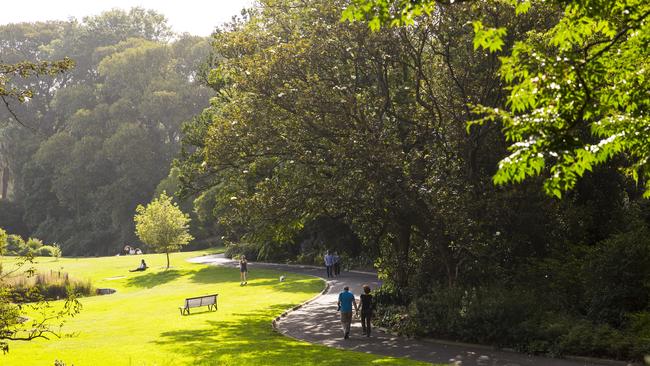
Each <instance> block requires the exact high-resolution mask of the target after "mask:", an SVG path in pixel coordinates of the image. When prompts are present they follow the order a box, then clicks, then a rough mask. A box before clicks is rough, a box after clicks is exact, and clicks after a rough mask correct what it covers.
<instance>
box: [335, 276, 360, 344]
mask: <svg viewBox="0 0 650 366" xmlns="http://www.w3.org/2000/svg"><path fill="white" fill-rule="evenodd" d="M353 306H354V310H355V311H356V312H359V307H358V306H357V301H356V300H355V299H354V294H353V293H351V292H350V287H348V286H345V287H343V292H341V293H340V294H339V301H338V310H339V311H340V312H341V325H342V327H343V339H348V338H350V325H351V324H352V307H353Z"/></svg>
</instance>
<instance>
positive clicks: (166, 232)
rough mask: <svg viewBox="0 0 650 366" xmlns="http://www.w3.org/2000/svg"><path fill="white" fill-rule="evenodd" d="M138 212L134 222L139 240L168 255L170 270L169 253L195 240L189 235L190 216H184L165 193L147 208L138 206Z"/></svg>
mask: <svg viewBox="0 0 650 366" xmlns="http://www.w3.org/2000/svg"><path fill="white" fill-rule="evenodd" d="M136 212H137V214H136V215H135V218H134V220H135V231H136V234H137V235H138V238H140V240H142V242H143V243H145V244H147V245H148V246H150V247H151V248H153V249H154V250H156V251H159V252H164V253H166V254H167V268H169V252H171V251H174V250H178V249H180V248H181V247H182V246H183V245H187V243H189V242H190V240H192V239H194V238H193V237H192V236H191V235H190V234H189V233H188V226H189V222H190V218H189V215H187V214H184V213H183V212H182V211H181V210H180V209H179V208H178V205H177V204H176V203H174V202H172V199H171V197H169V196H167V194H166V193H164V192H163V193H162V194H161V195H160V196H159V197H158V198H155V199H154V200H153V201H151V203H149V204H148V205H147V206H142V205H138V207H137V208H136Z"/></svg>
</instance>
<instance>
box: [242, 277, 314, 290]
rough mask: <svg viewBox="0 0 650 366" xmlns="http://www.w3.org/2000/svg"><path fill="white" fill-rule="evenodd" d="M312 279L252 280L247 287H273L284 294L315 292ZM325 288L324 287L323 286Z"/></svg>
mask: <svg viewBox="0 0 650 366" xmlns="http://www.w3.org/2000/svg"><path fill="white" fill-rule="evenodd" d="M313 281H314V280H312V279H308V280H286V281H284V282H280V281H279V280H276V279H273V280H251V281H250V282H249V283H248V284H247V285H246V286H247V287H257V286H273V289H274V290H278V291H283V292H314V285H313ZM322 287H324V285H323V286H322Z"/></svg>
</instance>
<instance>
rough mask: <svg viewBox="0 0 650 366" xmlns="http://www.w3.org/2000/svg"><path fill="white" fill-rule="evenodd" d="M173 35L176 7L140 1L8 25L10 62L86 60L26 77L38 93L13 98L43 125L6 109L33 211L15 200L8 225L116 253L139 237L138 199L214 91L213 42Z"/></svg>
mask: <svg viewBox="0 0 650 366" xmlns="http://www.w3.org/2000/svg"><path fill="white" fill-rule="evenodd" d="M169 36H170V31H169V26H168V25H167V23H166V20H165V19H164V17H162V16H161V15H160V14H157V13H155V12H152V11H145V10H142V9H138V8H135V9H132V10H130V11H122V10H112V11H109V12H106V13H103V14H101V15H97V16H92V17H87V18H84V19H83V20H82V21H78V22H76V21H75V22H73V21H68V22H47V23H36V24H10V25H5V26H2V27H0V39H2V40H3V43H2V44H1V45H0V52H1V53H2V55H3V60H6V61H7V62H13V61H14V60H16V61H17V60H20V59H22V58H24V57H25V55H28V56H29V57H30V58H31V59H33V60H41V59H56V58H61V57H63V55H66V56H69V57H70V58H72V59H74V60H75V64H76V67H75V68H74V69H72V70H68V72H66V73H65V74H57V75H56V76H55V77H52V78H51V79H48V78H41V79H39V81H38V82H35V81H34V80H33V78H29V79H19V80H18V81H19V82H20V83H19V84H17V85H18V86H19V87H20V88H23V89H29V90H31V91H32V92H33V94H34V98H33V99H32V100H30V102H29V103H28V104H29V105H27V104H18V103H15V104H12V106H11V107H12V110H13V111H14V112H15V113H16V115H17V116H19V118H20V119H21V120H23V121H25V122H26V123H28V124H29V126H31V127H33V128H34V129H36V132H32V131H29V130H27V129H24V128H21V127H20V126H18V125H16V124H15V123H4V122H5V121H7V122H8V121H9V119H10V118H11V115H10V114H8V113H3V111H2V110H0V171H2V173H3V174H0V175H2V176H3V178H7V177H8V179H7V181H6V182H3V183H2V184H1V185H2V186H3V187H2V188H3V189H4V190H5V191H6V195H7V198H8V199H9V200H10V201H12V203H13V205H14V206H16V207H17V208H16V209H15V210H14V212H16V213H17V214H20V215H22V218H20V220H16V218H15V216H11V217H10V216H9V215H8V214H7V216H6V217H5V215H4V214H5V212H4V210H3V214H2V215H0V225H2V226H3V227H5V228H6V229H11V230H12V234H18V233H20V234H22V235H25V236H28V235H31V236H35V237H38V238H41V239H43V240H45V241H47V242H56V243H60V245H61V248H62V250H63V251H64V252H65V253H66V254H68V255H90V254H94V255H99V254H102V255H106V254H115V253H116V252H118V251H119V248H121V247H123V245H124V244H125V243H132V242H133V241H136V240H137V237H136V236H135V234H134V226H133V225H134V223H133V211H134V209H135V207H136V206H137V205H138V204H141V203H145V202H148V201H150V200H151V198H152V197H153V196H154V191H155V189H156V186H157V185H158V184H159V182H160V181H161V180H162V179H163V178H165V177H166V176H167V174H168V172H169V166H170V163H171V161H172V159H173V157H174V156H175V154H176V153H177V152H178V149H179V145H180V144H179V141H180V134H181V128H180V125H181V122H182V121H184V120H185V119H188V118H190V117H191V116H192V115H193V114H195V113H198V112H199V111H200V110H201V108H202V105H203V104H205V103H207V101H208V99H209V96H210V91H209V89H207V88H205V87H202V86H200V85H199V84H198V83H199V80H201V76H200V75H199V73H200V69H201V67H200V65H201V63H202V62H203V60H204V58H205V57H207V55H208V53H209V42H208V41H207V40H206V39H204V38H201V37H192V36H189V35H184V36H179V37H178V38H177V39H175V40H174V41H173V42H167V41H168V40H169ZM7 186H8V187H7ZM5 220H6V221H5ZM9 220H11V221H9ZM16 221H18V222H16ZM19 230H21V232H19Z"/></svg>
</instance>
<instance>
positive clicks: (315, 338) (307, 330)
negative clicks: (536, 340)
mask: <svg viewBox="0 0 650 366" xmlns="http://www.w3.org/2000/svg"><path fill="white" fill-rule="evenodd" d="M192 261H193V262H195V263H214V264H219V265H232V263H233V262H232V261H230V260H228V259H225V258H224V257H223V255H221V256H219V255H217V256H206V257H199V258H194V259H193V260H192ZM249 267H251V268H264V269H272V270H276V271H280V272H292V273H298V274H304V275H312V276H316V277H320V278H322V277H323V275H325V273H324V270H323V269H321V268H317V267H309V266H292V265H282V264H269V263H249ZM323 279H324V280H326V279H325V278H323ZM328 283H329V284H330V290H329V292H328V293H326V294H324V295H321V296H319V297H317V298H316V299H314V300H313V301H311V302H310V303H309V304H307V305H304V306H303V307H301V308H300V309H298V310H295V311H292V312H290V313H289V314H288V315H287V316H286V317H283V318H281V319H280V321H278V322H277V328H278V330H279V331H280V332H281V333H282V334H284V335H287V336H289V337H293V338H296V339H300V340H304V341H307V342H310V343H315V344H321V345H325V346H328V347H333V348H342V349H348V350H355V351H359V352H366V353H372V354H376V355H384V356H392V357H408V358H412V359H415V360H420V361H426V362H432V363H439V364H440V363H441V364H448V363H455V362H456V361H462V365H463V366H481V365H490V366H532V365H538V366H590V365H598V364H596V363H591V362H587V361H582V362H578V361H569V360H561V359H552V358H544V357H534V356H528V355H525V354H521V353H516V352H503V351H497V350H493V349H491V348H490V347H483V346H472V345H452V344H442V343H434V342H430V341H424V340H417V339H409V338H405V337H397V336H394V335H391V334H388V333H385V332H381V331H377V330H373V334H372V336H371V337H364V336H362V335H361V324H360V323H359V322H358V320H357V321H355V322H354V323H353V326H352V332H351V338H350V339H347V340H346V339H343V337H342V336H343V333H342V330H341V326H340V322H339V313H338V312H337V311H336V301H337V299H338V293H339V292H341V291H342V290H343V287H344V286H349V287H350V290H351V291H352V293H354V294H355V296H357V299H358V294H359V293H361V289H362V286H363V285H364V284H368V285H370V287H371V288H372V289H375V288H377V287H378V286H379V285H380V284H381V282H380V281H379V280H378V279H377V276H376V274H372V273H360V272H343V273H342V275H341V276H340V277H338V278H335V279H329V281H328ZM287 308H288V306H287V307H286V308H284V309H280V308H277V310H278V313H279V312H281V311H283V310H286V309H287ZM260 321H264V320H260ZM227 326H228V327H233V329H232V330H231V329H230V328H226V329H229V331H231V332H232V333H233V336H236V334H237V332H238V331H241V330H235V329H234V328H237V327H238V325H233V324H230V325H227ZM267 336H268V337H271V339H272V336H270V335H267ZM287 344H288V345H284V344H283V343H281V344H278V345H277V346H278V347H280V348H281V349H283V352H293V350H291V348H292V347H298V346H297V345H295V344H293V343H289V342H287ZM274 346H275V345H274ZM215 352H216V351H215ZM250 357H254V356H252V355H251V356H250ZM305 357H309V356H305ZM303 360H304V359H303ZM293 363H294V362H291V361H288V362H286V363H284V364H293ZM326 364H332V363H326ZM334 364H337V363H336V362H335V363H334Z"/></svg>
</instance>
